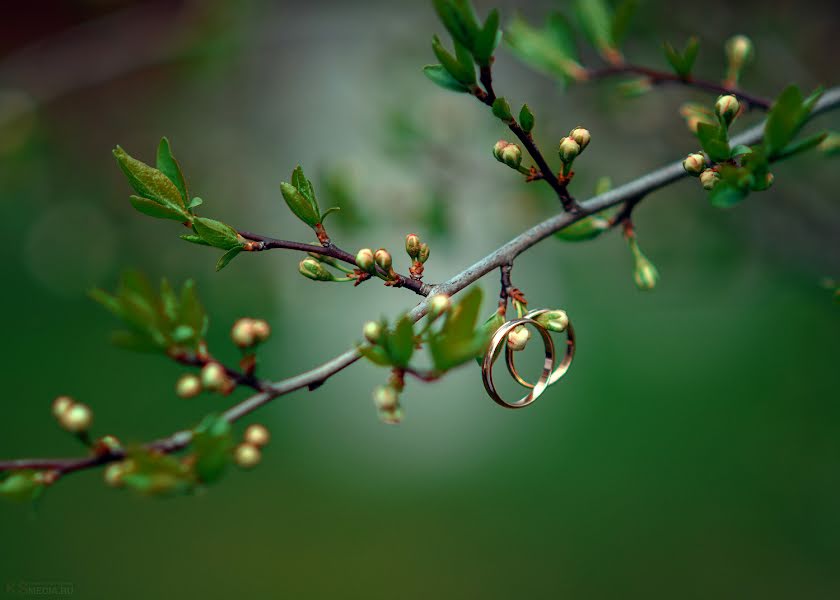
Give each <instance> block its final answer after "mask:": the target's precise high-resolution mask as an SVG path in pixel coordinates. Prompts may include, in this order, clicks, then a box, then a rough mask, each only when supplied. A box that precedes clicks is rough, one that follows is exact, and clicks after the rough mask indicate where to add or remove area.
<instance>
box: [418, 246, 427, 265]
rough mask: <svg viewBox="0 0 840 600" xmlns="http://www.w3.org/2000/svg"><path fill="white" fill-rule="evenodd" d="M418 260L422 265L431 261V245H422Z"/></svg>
mask: <svg viewBox="0 0 840 600" xmlns="http://www.w3.org/2000/svg"><path fill="white" fill-rule="evenodd" d="M417 258H418V260H419V261H420V262H421V263H425V262H426V261H427V260H429V244H427V243H426V242H423V243H422V244H420V252H419V254H418V256H417Z"/></svg>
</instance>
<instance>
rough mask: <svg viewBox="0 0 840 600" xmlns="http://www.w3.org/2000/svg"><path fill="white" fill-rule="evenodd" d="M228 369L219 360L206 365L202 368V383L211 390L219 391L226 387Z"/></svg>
mask: <svg viewBox="0 0 840 600" xmlns="http://www.w3.org/2000/svg"><path fill="white" fill-rule="evenodd" d="M226 382H227V371H225V368H224V367H223V366H222V365H220V364H219V363H217V362H211V363H207V364H206V365H204V368H202V369H201V385H203V386H204V388H205V389H207V390H210V391H211V392H217V391H219V390H221V389H223V388H224V387H225V383H226Z"/></svg>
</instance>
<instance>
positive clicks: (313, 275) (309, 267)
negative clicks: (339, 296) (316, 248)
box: [298, 256, 335, 281]
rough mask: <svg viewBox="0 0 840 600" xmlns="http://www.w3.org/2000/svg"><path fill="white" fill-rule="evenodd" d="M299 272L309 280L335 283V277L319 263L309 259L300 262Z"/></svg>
mask: <svg viewBox="0 0 840 600" xmlns="http://www.w3.org/2000/svg"><path fill="white" fill-rule="evenodd" d="M298 271H299V272H300V274H301V275H303V276H304V277H306V278H307V279H312V280H314V281H333V280H334V279H335V277H334V276H333V274H332V273H330V272H329V271H327V269H326V268H325V267H324V265H322V264H321V263H320V262H319V261H317V260H315V259H314V258H312V257H311V256H310V257H307V258H304V259H303V260H302V261H300V264H299V265H298Z"/></svg>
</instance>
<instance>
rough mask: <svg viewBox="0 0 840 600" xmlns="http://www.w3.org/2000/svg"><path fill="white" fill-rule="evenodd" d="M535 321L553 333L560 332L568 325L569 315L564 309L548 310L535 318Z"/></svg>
mask: <svg viewBox="0 0 840 600" xmlns="http://www.w3.org/2000/svg"><path fill="white" fill-rule="evenodd" d="M536 321H537V323H539V324H540V325H542V326H543V327H545V328H546V329H548V330H549V331H553V332H555V333H562V332H564V331H566V329H567V328H568V327H569V315H567V314H566V311H565V310H560V309H556V310H550V311H548V312H547V313H543V314H541V315H540V316H538V317H537V318H536Z"/></svg>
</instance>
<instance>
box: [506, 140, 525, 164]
mask: <svg viewBox="0 0 840 600" xmlns="http://www.w3.org/2000/svg"><path fill="white" fill-rule="evenodd" d="M502 162H503V163H505V164H506V165H507V166H509V167H510V168H511V169H518V168H519V165H521V164H522V150H521V149H520V148H519V146H517V145H516V144H510V145H508V146H507V147H506V148H505V149H504V150H502Z"/></svg>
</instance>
